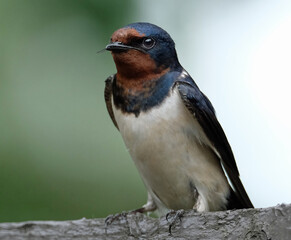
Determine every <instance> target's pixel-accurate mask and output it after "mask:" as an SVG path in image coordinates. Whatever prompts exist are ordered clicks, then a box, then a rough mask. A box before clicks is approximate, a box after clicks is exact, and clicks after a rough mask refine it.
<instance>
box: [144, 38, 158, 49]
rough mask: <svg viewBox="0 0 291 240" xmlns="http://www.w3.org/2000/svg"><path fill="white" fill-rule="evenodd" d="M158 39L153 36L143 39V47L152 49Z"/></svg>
mask: <svg viewBox="0 0 291 240" xmlns="http://www.w3.org/2000/svg"><path fill="white" fill-rule="evenodd" d="M155 44H156V41H155V40H154V39H153V38H144V39H143V41H142V47H143V48H144V49H151V48H153V46H155Z"/></svg>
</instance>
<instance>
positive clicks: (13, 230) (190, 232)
mask: <svg viewBox="0 0 291 240" xmlns="http://www.w3.org/2000/svg"><path fill="white" fill-rule="evenodd" d="M171 216H172V215H171ZM171 216H169V218H170V219H168V220H171ZM168 220H167V219H166V218H165V217H161V218H150V217H147V216H145V215H143V214H139V213H136V214H134V213H129V214H123V215H121V216H120V217H119V218H117V219H116V220H115V221H113V222H112V223H111V224H109V225H107V226H106V224H105V219H85V218H83V219H80V220H73V221H29V222H20V223H1V224H0V239H1V240H28V239H32V240H34V239H44V240H53V239H60V240H64V239H80V240H83V239H108V240H109V239H110V240H111V239H154V240H155V239H235V240H237V239H243V240H249V239H252V240H254V239H260V240H271V239H272V240H275V239H278V240H285V239H286V240H287V239H288V240H290V239H291V204H288V205H285V204H282V205H278V206H276V207H270V208H264V209H242V210H231V211H230V210H229V211H223V212H207V213H195V212H194V211H186V212H185V214H184V216H183V217H182V218H181V220H179V219H178V220H177V221H176V222H175V224H174V225H173V227H172V230H171V234H170V233H169V221H168Z"/></svg>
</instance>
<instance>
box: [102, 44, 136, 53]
mask: <svg viewBox="0 0 291 240" xmlns="http://www.w3.org/2000/svg"><path fill="white" fill-rule="evenodd" d="M130 48H131V47H130V46H127V45H124V44H122V43H121V42H113V43H109V44H108V45H107V46H106V47H105V49H106V50H108V51H116V50H117V51H122V50H123V51H126V50H128V49H130Z"/></svg>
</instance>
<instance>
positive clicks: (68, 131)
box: [0, 0, 146, 222]
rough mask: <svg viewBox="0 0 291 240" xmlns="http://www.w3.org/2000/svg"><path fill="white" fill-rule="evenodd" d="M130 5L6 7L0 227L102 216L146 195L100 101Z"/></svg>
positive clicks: (45, 1)
mask: <svg viewBox="0 0 291 240" xmlns="http://www.w3.org/2000/svg"><path fill="white" fill-rule="evenodd" d="M134 8H135V6H134V4H133V2H132V1H118V0H117V1H107V0H104V1H100V0H98V1H93V0H92V1H91V0H86V1H81V0H79V1H77V0H62V1H59V0H26V1H21V0H6V1H5V0H1V1H0V222H4V221H5V222H6V221H24V220H32V219H37V220H47V219H54V220H63V219H77V218H82V217H87V218H91V217H105V216H106V215H108V214H110V213H115V212H118V211H122V210H128V209H133V208H137V207H140V206H141V204H143V203H144V202H145V200H146V192H145V190H144V187H143V184H142V182H141V180H140V178H139V176H138V173H137V171H136V170H135V167H134V165H133V163H132V161H131V159H130V157H129V155H128V153H127V151H126V149H125V147H124V144H123V142H122V139H121V137H120V135H119V133H118V131H117V130H116V129H115V127H114V125H113V124H112V122H111V120H110V118H109V116H108V114H107V110H106V107H105V104H104V100H103V89H104V80H105V79H106V78H107V77H108V76H109V75H110V74H112V73H114V72H115V66H114V63H113V61H112V58H111V55H110V54H109V53H108V52H105V53H100V54H96V52H97V51H98V50H100V49H102V48H104V47H105V45H106V44H107V43H108V40H109V38H110V35H111V34H112V32H113V31H114V30H115V29H117V28H119V27H121V26H123V25H125V24H128V23H129V22H132V21H134V17H135V16H133V14H132V13H134V12H135V11H134Z"/></svg>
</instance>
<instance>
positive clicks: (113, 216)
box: [105, 212, 129, 227]
mask: <svg viewBox="0 0 291 240" xmlns="http://www.w3.org/2000/svg"><path fill="white" fill-rule="evenodd" d="M128 213H129V212H122V213H117V214H111V215H109V216H107V217H106V218H105V225H106V227H107V226H109V225H111V224H112V223H113V222H114V221H116V220H121V219H122V218H126V216H127V214H128Z"/></svg>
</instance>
